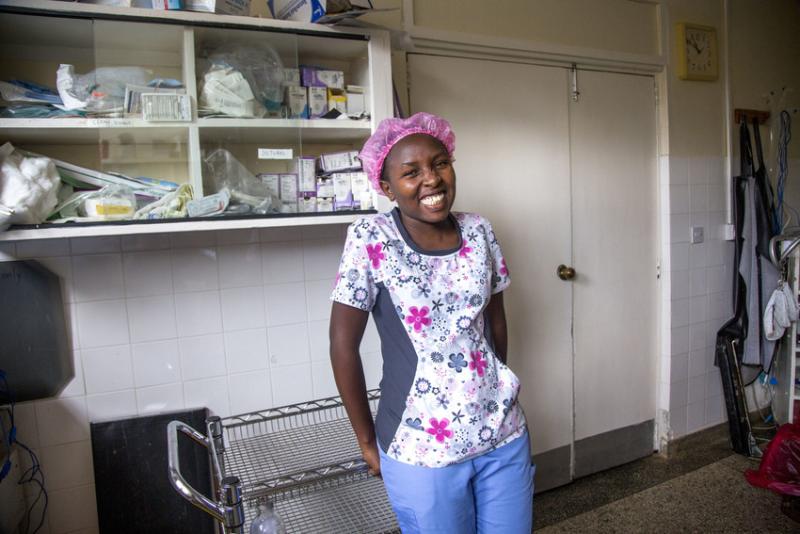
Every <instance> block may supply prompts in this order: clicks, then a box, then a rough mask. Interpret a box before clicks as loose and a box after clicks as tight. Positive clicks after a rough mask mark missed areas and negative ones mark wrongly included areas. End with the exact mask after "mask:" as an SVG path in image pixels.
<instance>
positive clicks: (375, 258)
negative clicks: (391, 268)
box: [367, 243, 386, 269]
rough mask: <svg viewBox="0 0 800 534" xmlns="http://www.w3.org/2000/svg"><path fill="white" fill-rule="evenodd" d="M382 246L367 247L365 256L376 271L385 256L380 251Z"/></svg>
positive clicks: (378, 244)
mask: <svg viewBox="0 0 800 534" xmlns="http://www.w3.org/2000/svg"><path fill="white" fill-rule="evenodd" d="M382 248H383V245H381V244H380V243H377V244H375V245H367V255H368V256H369V259H370V260H371V261H372V266H373V267H374V268H375V269H377V268H378V267H380V265H381V260H385V259H386V256H385V255H384V254H383V251H382V250H381V249H382Z"/></svg>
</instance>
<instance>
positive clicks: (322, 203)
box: [317, 197, 333, 213]
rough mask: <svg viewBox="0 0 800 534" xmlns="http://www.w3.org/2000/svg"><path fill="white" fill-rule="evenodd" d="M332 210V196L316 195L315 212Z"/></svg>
mask: <svg viewBox="0 0 800 534" xmlns="http://www.w3.org/2000/svg"><path fill="white" fill-rule="evenodd" d="M326 211H333V198H331V197H317V213H321V212H326Z"/></svg>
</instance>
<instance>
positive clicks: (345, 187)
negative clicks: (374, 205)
mask: <svg viewBox="0 0 800 534" xmlns="http://www.w3.org/2000/svg"><path fill="white" fill-rule="evenodd" d="M331 178H332V179H333V209H334V211H341V210H351V209H353V190H352V188H351V185H350V173H349V172H337V173H335V174H333V175H331Z"/></svg>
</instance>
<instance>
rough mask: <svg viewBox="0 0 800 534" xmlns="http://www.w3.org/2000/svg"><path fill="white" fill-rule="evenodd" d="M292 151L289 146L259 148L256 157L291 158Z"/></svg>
mask: <svg viewBox="0 0 800 534" xmlns="http://www.w3.org/2000/svg"><path fill="white" fill-rule="evenodd" d="M293 157H294V151H293V150H292V149H291V148H259V149H258V159H292V158H293Z"/></svg>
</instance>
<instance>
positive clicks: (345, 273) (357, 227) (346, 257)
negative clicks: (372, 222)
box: [331, 221, 381, 311]
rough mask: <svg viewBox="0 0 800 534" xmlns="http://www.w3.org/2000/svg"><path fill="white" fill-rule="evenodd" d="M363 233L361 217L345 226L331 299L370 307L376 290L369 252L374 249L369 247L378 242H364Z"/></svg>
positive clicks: (362, 307) (368, 308)
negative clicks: (344, 236) (342, 247)
mask: <svg viewBox="0 0 800 534" xmlns="http://www.w3.org/2000/svg"><path fill="white" fill-rule="evenodd" d="M363 236H364V232H363V221H356V222H355V223H353V224H351V225H350V227H349V228H348V229H347V240H346V241H345V244H344V251H343V252H342V259H341V261H340V262H339V272H338V273H337V274H336V285H335V286H334V288H333V293H332V294H331V300H333V301H335V302H340V303H342V304H346V305H348V306H352V307H354V308H358V309H360V310H364V311H370V310H371V309H372V307H373V306H374V305H375V298H376V296H377V293H378V288H377V286H376V284H375V280H374V278H373V276H372V263H373V262H372V260H371V256H374V255H375V252H374V250H371V249H375V247H380V246H381V245H380V244H379V243H377V244H372V245H371V244H368V243H366V241H365V239H364V238H363Z"/></svg>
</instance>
